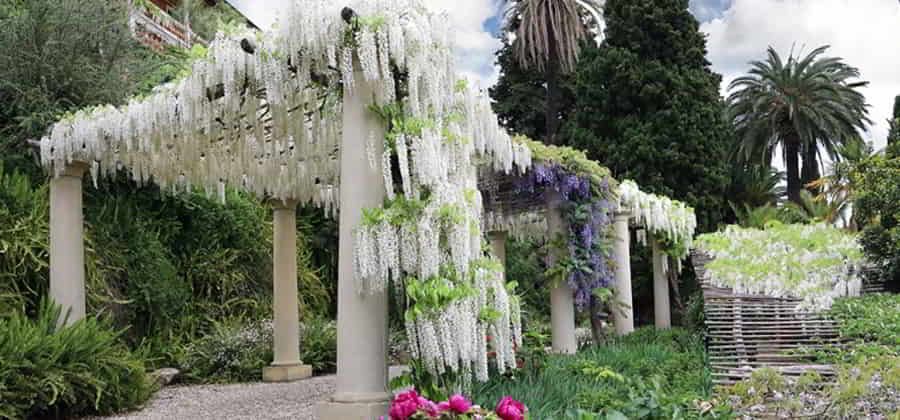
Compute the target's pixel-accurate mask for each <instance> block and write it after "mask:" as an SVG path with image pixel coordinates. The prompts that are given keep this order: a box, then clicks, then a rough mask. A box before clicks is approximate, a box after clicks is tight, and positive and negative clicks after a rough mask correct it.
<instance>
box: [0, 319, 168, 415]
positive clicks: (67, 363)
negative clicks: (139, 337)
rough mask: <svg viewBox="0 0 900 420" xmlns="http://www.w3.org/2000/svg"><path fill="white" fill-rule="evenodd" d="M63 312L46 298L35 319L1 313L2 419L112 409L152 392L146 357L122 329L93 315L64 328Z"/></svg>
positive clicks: (130, 405)
mask: <svg viewBox="0 0 900 420" xmlns="http://www.w3.org/2000/svg"><path fill="white" fill-rule="evenodd" d="M60 315H61V310H60V308H59V307H58V306H55V305H52V304H49V303H47V302H46V301H45V302H43V303H42V304H41V305H40V306H39V307H38V309H37V313H36V314H35V318H33V319H31V318H29V317H27V316H25V315H24V314H22V313H21V312H15V313H13V314H12V315H10V316H8V317H4V318H0V418H10V419H17V418H33V417H42V416H62V417H67V416H80V415H87V414H109V413H114V412H117V411H120V410H124V409H129V408H134V407H137V406H138V405H140V404H142V403H144V402H145V401H146V400H147V399H148V398H149V397H150V394H151V392H152V391H153V385H152V383H151V382H150V381H149V379H148V378H147V375H146V373H145V371H144V362H143V360H142V359H140V358H139V357H138V356H136V355H135V354H134V353H132V352H130V351H129V350H128V349H127V348H126V347H124V346H123V345H122V344H121V342H120V341H119V336H120V334H121V332H120V331H115V330H114V329H112V327H111V326H110V324H109V322H107V321H106V320H103V319H96V318H92V317H88V318H85V319H82V320H80V321H78V322H76V323H74V324H72V325H71V326H68V327H60V326H58V325H57V321H58V320H59V319H60Z"/></svg>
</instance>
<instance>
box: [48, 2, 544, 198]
mask: <svg viewBox="0 0 900 420" xmlns="http://www.w3.org/2000/svg"><path fill="white" fill-rule="evenodd" d="M341 5H343V4H341ZM339 6H340V5H338V4H336V3H334V2H331V1H328V0H304V1H300V0H296V1H294V2H292V3H291V7H289V9H288V11H287V13H286V14H285V16H284V19H283V20H282V22H281V24H280V26H279V27H278V28H277V29H276V30H273V31H269V32H252V31H246V32H243V33H238V34H232V35H228V36H226V35H224V34H219V35H218V36H217V37H216V39H215V40H214V41H213V42H212V43H211V45H210V47H209V51H208V55H207V57H205V58H204V59H200V60H197V61H196V62H194V63H193V64H192V66H191V69H190V72H189V74H188V75H187V76H185V77H184V78H182V79H181V80H179V81H177V82H174V83H170V84H167V85H164V86H160V87H159V88H157V89H156V90H155V91H154V92H153V93H152V94H151V95H149V96H147V97H145V98H135V99H133V100H131V101H130V102H129V103H128V104H126V105H124V106H121V107H113V106H103V107H97V108H92V109H87V110H82V111H79V112H77V113H75V114H74V115H72V116H69V117H67V118H64V119H63V120H61V121H59V122H58V123H57V124H55V125H54V126H53V128H52V129H51V131H50V134H49V135H47V136H46V137H44V138H43V139H42V140H41V160H42V163H43V165H44V166H45V167H47V168H51V169H52V171H53V172H54V173H55V174H59V173H61V172H62V171H63V170H64V169H65V166H66V164H68V163H71V162H74V161H83V162H89V163H91V167H92V170H91V173H92V175H93V177H94V179H95V181H96V178H97V177H98V176H100V175H107V176H110V175H112V174H114V173H116V172H117V171H119V170H120V169H123V168H127V169H129V170H130V171H131V173H132V176H133V178H134V179H135V180H136V181H139V182H142V183H143V182H148V181H151V180H152V181H153V182H155V183H157V184H158V185H160V186H161V187H163V188H164V189H172V190H179V189H181V190H192V189H204V190H206V191H207V192H208V193H210V194H212V193H214V192H215V191H217V190H218V191H223V190H224V189H223V187H222V186H223V184H228V185H231V186H234V187H238V188H243V189H246V190H248V191H251V192H253V193H256V194H258V195H260V196H267V197H273V198H277V199H282V200H286V199H294V200H298V201H299V202H301V203H311V204H314V205H317V206H320V207H325V208H327V209H336V207H337V206H338V204H339V203H337V200H338V197H339V192H338V185H337V175H338V174H337V171H338V168H339V162H338V158H339V147H340V146H339V143H340V132H341V106H340V105H341V104H340V101H339V100H336V99H335V97H337V95H336V94H335V93H336V92H338V88H339V87H340V86H342V87H343V88H344V89H350V90H352V89H353V86H354V85H356V84H357V83H372V84H374V85H375V87H376V92H378V94H377V95H376V98H375V101H376V103H379V104H384V103H390V102H392V101H394V100H397V99H399V98H395V96H396V95H395V92H396V90H395V84H394V82H395V78H394V76H395V72H394V69H393V68H392V66H396V69H397V70H399V71H401V72H405V73H406V74H407V76H408V77H407V79H408V86H407V88H408V91H409V95H408V96H407V97H405V98H402V100H403V101H404V103H405V104H406V105H407V108H408V109H409V110H410V112H412V113H413V115H417V116H423V117H436V118H439V119H440V118H444V117H446V116H448V115H450V114H453V113H459V114H462V117H463V118H462V121H461V122H460V123H457V124H456V126H455V127H454V126H450V124H449V123H448V124H447V125H446V127H447V128H449V129H451V130H452V129H456V130H458V131H459V132H460V133H461V134H462V135H463V137H462V138H466V139H470V140H471V141H472V148H473V149H474V150H475V151H477V152H478V153H479V154H482V155H485V156H490V157H492V159H493V161H492V162H493V166H494V167H496V168H500V169H504V170H507V171H509V170H511V168H512V166H513V163H514V162H515V163H518V164H524V165H527V164H528V163H530V162H529V161H530V151H527V150H525V148H524V147H515V146H514V145H512V144H511V142H510V140H509V136H508V135H506V133H505V132H504V131H503V130H502V129H500V127H499V125H498V124H497V121H496V117H495V116H494V114H493V113H492V112H491V111H490V103H489V100H488V98H487V97H486V96H485V95H484V94H482V93H480V92H478V91H477V90H475V89H458V88H457V86H456V84H457V78H456V75H455V74H454V72H453V61H452V57H453V55H452V51H451V47H450V43H449V39H450V33H451V31H450V28H449V27H448V23H447V22H449V19H447V18H446V16H442V15H435V14H431V13H427V12H426V11H425V8H424V6H422V4H421V3H420V2H419V1H418V0H401V1H395V0H376V1H365V0H355V1H352V2H350V4H349V5H348V6H349V7H350V8H352V9H354V10H355V11H356V12H357V13H358V15H359V16H360V19H359V21H358V24H357V26H358V30H357V31H356V32H355V33H354V32H350V33H353V34H354V35H353V37H352V40H349V41H348V39H347V34H348V31H349V30H350V28H351V25H349V24H348V23H346V22H345V21H344V20H343V19H342V17H341V11H340V8H339ZM242 42H243V43H244V44H245V45H247V44H249V45H251V46H252V48H250V49H251V51H252V52H248V51H247V50H245V48H243V47H242ZM354 57H357V58H358V62H359V66H360V67H361V70H362V72H361V74H362V75H363V78H364V79H365V80H355V77H356V75H355V73H354ZM460 97H462V98H460ZM441 128H443V127H441ZM442 152H444V151H443V150H438V153H442ZM460 157H464V158H468V157H469V156H460ZM438 160H445V159H443V156H440V158H439V159H438Z"/></svg>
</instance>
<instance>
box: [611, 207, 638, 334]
mask: <svg viewBox="0 0 900 420" xmlns="http://www.w3.org/2000/svg"><path fill="white" fill-rule="evenodd" d="M630 217H631V214H630V213H627V212H616V214H615V216H614V217H613V225H614V227H613V228H614V229H615V237H614V239H613V240H614V245H613V260H614V261H615V263H616V290H615V303H614V304H613V306H614V307H613V308H612V313H613V323H615V325H616V334H619V335H625V334H628V333H630V332H632V331H634V305H633V302H632V299H631V251H630V248H629V247H630V241H631V238H630V237H629V234H628V220H629V218H630Z"/></svg>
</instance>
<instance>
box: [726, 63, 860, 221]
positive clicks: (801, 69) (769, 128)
mask: <svg viewBox="0 0 900 420" xmlns="http://www.w3.org/2000/svg"><path fill="white" fill-rule="evenodd" d="M827 49H828V46H822V47H819V48H816V49H814V50H812V51H810V52H809V53H808V54H806V55H804V56H800V55H799V54H797V55H795V54H794V52H793V51H792V52H791V54H790V55H789V56H788V57H787V59H786V60H785V59H782V57H781V56H780V55H779V54H778V52H777V51H775V49H773V48H771V47H769V50H768V55H767V57H766V59H765V60H762V61H754V62H752V63H750V65H751V69H750V71H749V73H748V74H747V75H746V76H743V77H739V78H737V79H735V80H734V81H733V82H732V83H731V85H730V89H731V90H732V93H731V95H730V96H729V97H728V101H729V114H730V115H729V118H730V119H731V120H732V121H733V123H734V125H735V129H736V132H737V135H738V142H737V143H736V145H737V148H736V150H735V157H736V158H737V160H738V161H740V162H753V163H763V164H766V165H769V164H770V163H771V160H772V154H773V153H775V151H776V148H777V147H781V148H782V152H783V155H784V160H785V165H786V167H787V190H788V198H789V199H790V200H791V201H793V202H795V203H799V202H800V190H801V189H802V187H803V185H806V184H808V183H810V182H812V181H815V180H816V179H818V178H819V177H820V176H821V171H820V168H819V166H820V165H819V160H820V158H819V154H820V153H821V151H824V152H825V153H826V154H827V155H828V156H829V157H830V158H832V159H839V158H840V154H839V153H838V150H839V147H840V146H841V145H843V144H847V143H849V142H850V141H853V140H855V139H857V138H858V137H859V130H862V129H864V128H865V124H866V123H868V122H870V121H869V119H868V117H867V113H868V111H867V109H866V108H867V106H868V105H867V104H866V102H865V97H863V95H862V93H860V92H859V91H858V90H857V89H858V88H860V87H862V86H865V85H866V82H861V81H858V80H856V79H858V78H859V76H860V74H859V70H858V69H857V68H855V67H853V66H850V65H848V64H846V63H845V62H844V61H843V60H842V59H840V58H838V57H828V56H825V55H823V54H824V53H825V52H826V50H827ZM801 156H802V158H803V168H802V172H801V170H800V157H801Z"/></svg>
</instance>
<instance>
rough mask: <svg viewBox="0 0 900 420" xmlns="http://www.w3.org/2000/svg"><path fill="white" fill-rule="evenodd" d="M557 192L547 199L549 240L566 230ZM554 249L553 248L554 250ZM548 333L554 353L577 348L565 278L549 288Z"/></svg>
mask: <svg viewBox="0 0 900 420" xmlns="http://www.w3.org/2000/svg"><path fill="white" fill-rule="evenodd" d="M560 200H561V197H560V196H559V193H556V192H553V193H551V194H550V196H549V197H548V200H547V230H548V231H549V234H550V236H549V238H550V240H551V241H552V240H554V239H555V238H556V237H557V236H558V235H559V234H564V233H565V232H566V226H565V224H564V222H563V220H562V215H560V213H559V202H560ZM554 251H555V250H554ZM556 257H557V256H556V255H554V252H550V255H549V260H548V261H547V266H548V267H553V265H555V264H556ZM550 329H551V331H550V335H551V346H552V347H551V348H552V350H553V352H554V353H563V354H574V353H575V351H576V350H578V343H577V342H576V341H575V295H574V293H573V292H572V288H570V287H569V285H568V283H566V281H565V279H561V280H560V281H559V284H557V285H556V286H555V287H551V288H550Z"/></svg>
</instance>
